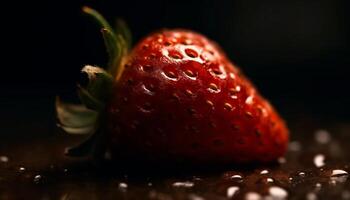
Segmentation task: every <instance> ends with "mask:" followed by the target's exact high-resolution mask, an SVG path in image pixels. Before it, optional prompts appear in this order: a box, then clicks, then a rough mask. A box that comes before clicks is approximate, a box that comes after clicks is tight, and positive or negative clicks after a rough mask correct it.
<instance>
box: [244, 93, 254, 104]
mask: <svg viewBox="0 0 350 200" xmlns="http://www.w3.org/2000/svg"><path fill="white" fill-rule="evenodd" d="M245 103H246V104H248V105H250V104H252V103H253V96H252V95H250V96H249V97H247V99H246V100H245Z"/></svg>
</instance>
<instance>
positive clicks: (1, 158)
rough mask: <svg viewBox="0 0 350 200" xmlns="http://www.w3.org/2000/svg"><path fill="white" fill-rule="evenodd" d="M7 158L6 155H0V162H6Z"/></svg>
mask: <svg viewBox="0 0 350 200" xmlns="http://www.w3.org/2000/svg"><path fill="white" fill-rule="evenodd" d="M8 161H9V158H8V157H7V156H0V162H8Z"/></svg>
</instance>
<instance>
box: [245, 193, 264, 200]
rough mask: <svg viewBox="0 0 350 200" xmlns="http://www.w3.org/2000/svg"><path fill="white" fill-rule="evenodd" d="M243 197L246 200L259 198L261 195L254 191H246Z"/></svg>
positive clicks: (257, 199) (258, 199) (259, 199)
mask: <svg viewBox="0 0 350 200" xmlns="http://www.w3.org/2000/svg"><path fill="white" fill-rule="evenodd" d="M245 199H246V200H261V199H262V198H261V195H260V194H259V193H256V192H248V193H247V194H246V195H245Z"/></svg>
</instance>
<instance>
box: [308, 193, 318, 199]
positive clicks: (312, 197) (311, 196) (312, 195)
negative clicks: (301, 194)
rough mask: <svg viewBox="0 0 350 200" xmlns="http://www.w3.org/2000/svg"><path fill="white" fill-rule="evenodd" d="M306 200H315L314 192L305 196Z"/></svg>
mask: <svg viewBox="0 0 350 200" xmlns="http://www.w3.org/2000/svg"><path fill="white" fill-rule="evenodd" d="M306 199H307V200H317V195H316V194H315V193H314V192H309V193H307V194H306Z"/></svg>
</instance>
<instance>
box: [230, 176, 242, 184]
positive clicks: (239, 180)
mask: <svg viewBox="0 0 350 200" xmlns="http://www.w3.org/2000/svg"><path fill="white" fill-rule="evenodd" d="M231 179H232V180H234V181H236V182H238V183H240V182H242V181H243V177H242V176H241V175H239V174H235V175H233V176H231Z"/></svg>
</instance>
